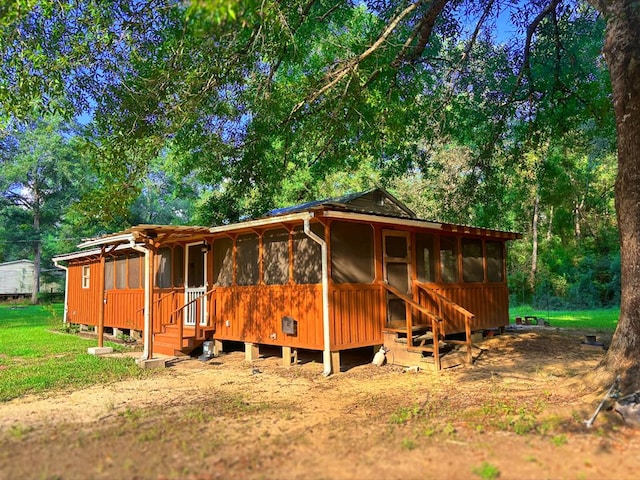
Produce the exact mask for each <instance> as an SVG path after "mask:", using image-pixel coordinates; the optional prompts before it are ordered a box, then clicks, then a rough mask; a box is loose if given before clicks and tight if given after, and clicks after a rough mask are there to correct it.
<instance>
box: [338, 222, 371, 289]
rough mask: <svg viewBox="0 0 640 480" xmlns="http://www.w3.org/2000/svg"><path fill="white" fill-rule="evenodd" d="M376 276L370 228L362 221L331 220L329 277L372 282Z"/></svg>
mask: <svg viewBox="0 0 640 480" xmlns="http://www.w3.org/2000/svg"><path fill="white" fill-rule="evenodd" d="M374 276H375V263H374V254H373V228H371V226H370V225H366V224H364V223H350V222H333V223H332V224H331V277H332V278H333V281H334V282H336V283H371V282H372V281H373V279H374Z"/></svg>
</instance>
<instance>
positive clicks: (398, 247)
mask: <svg viewBox="0 0 640 480" xmlns="http://www.w3.org/2000/svg"><path fill="white" fill-rule="evenodd" d="M409 239H410V234H409V232H402V231H398V230H383V231H382V243H383V256H382V259H383V260H382V266H383V274H384V279H385V280H386V281H387V282H388V283H389V284H390V285H391V286H393V287H395V288H397V289H398V290H400V291H401V292H402V293H404V294H406V295H408V296H409V297H411V296H412V288H411V245H410V242H409ZM406 312H407V309H406V305H405V302H404V300H402V299H400V298H399V297H398V296H396V295H394V294H392V293H390V292H387V326H388V327H390V328H402V327H405V326H406V321H407V317H406Z"/></svg>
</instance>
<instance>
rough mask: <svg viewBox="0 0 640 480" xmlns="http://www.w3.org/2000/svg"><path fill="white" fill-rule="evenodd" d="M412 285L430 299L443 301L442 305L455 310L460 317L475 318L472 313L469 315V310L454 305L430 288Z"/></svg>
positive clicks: (420, 284) (422, 285)
mask: <svg viewBox="0 0 640 480" xmlns="http://www.w3.org/2000/svg"><path fill="white" fill-rule="evenodd" d="M414 283H415V285H416V286H417V287H418V288H419V289H420V290H422V291H424V292H425V293H427V294H429V295H431V296H432V297H436V298H437V299H438V300H441V301H443V302H444V303H446V304H447V305H449V306H450V307H451V308H453V309H454V310H457V311H458V312H460V313H461V314H462V315H464V316H468V317H475V315H474V314H473V313H471V312H470V311H469V310H467V309H466V308H464V307H462V306H460V305H458V304H457V303H455V302H453V301H452V300H450V299H448V298H447V297H445V296H444V295H442V294H440V293H438V292H436V291H435V290H433V289H432V288H429V287H427V286H426V285H425V284H424V283H420V282H414Z"/></svg>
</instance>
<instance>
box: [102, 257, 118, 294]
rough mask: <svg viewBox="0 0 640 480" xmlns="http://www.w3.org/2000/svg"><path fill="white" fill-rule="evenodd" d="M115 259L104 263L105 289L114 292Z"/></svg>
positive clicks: (109, 259) (108, 259)
mask: <svg viewBox="0 0 640 480" xmlns="http://www.w3.org/2000/svg"><path fill="white" fill-rule="evenodd" d="M115 265H116V262H115V259H113V258H107V259H106V260H105V263H104V289H105V290H113V289H114V288H115V283H114V282H115V277H114V272H115Z"/></svg>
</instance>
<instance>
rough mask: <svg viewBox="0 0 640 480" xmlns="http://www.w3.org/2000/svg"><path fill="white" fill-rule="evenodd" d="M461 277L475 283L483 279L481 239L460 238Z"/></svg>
mask: <svg viewBox="0 0 640 480" xmlns="http://www.w3.org/2000/svg"><path fill="white" fill-rule="evenodd" d="M462 279H463V280H464V281H465V282H475V283H477V282H483V281H484V265H483V258H482V240H480V239H479V238H463V239H462Z"/></svg>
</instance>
